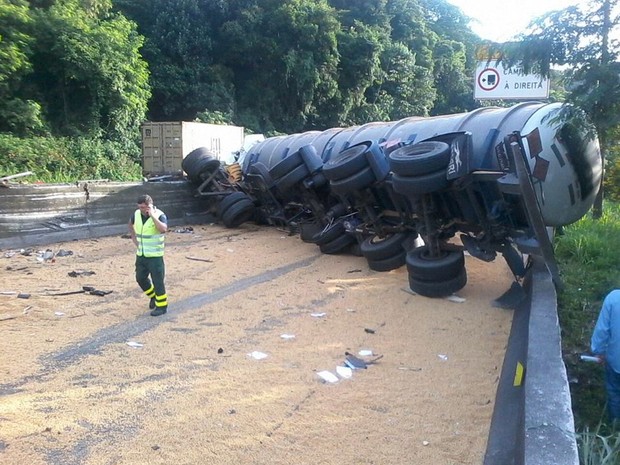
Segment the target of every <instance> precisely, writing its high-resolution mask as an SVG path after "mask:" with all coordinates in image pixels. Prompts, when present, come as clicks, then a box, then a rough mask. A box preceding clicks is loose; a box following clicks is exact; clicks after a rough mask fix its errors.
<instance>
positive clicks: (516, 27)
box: [447, 0, 587, 42]
mask: <svg viewBox="0 0 620 465" xmlns="http://www.w3.org/2000/svg"><path fill="white" fill-rule="evenodd" d="M447 1H448V2H449V3H452V4H453V5H456V6H458V7H459V8H460V9H461V10H462V11H463V13H465V15H467V16H469V17H471V18H473V19H474V21H472V22H471V24H470V26H471V28H472V30H473V31H474V32H475V33H476V34H478V35H479V36H480V37H481V38H483V39H487V40H492V41H495V42H506V41H508V40H509V39H511V38H512V37H513V36H515V35H516V34H519V33H520V32H523V31H524V30H525V28H526V27H527V25H528V24H529V23H530V22H531V21H532V20H533V19H535V18H537V17H539V16H542V15H544V14H545V13H548V12H549V11H553V10H562V9H564V8H566V7H568V6H571V5H583V4H587V2H586V0H572V1H571V0H488V1H484V0H447ZM476 20H477V21H476Z"/></svg>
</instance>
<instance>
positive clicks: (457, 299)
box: [446, 294, 467, 304]
mask: <svg viewBox="0 0 620 465" xmlns="http://www.w3.org/2000/svg"><path fill="white" fill-rule="evenodd" d="M446 300H449V301H450V302H454V303H457V304H462V303H463V302H465V301H466V300H467V299H464V298H463V297H459V296H458V295H456V294H452V295H451V296H448V297H446Z"/></svg>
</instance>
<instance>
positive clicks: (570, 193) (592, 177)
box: [240, 102, 602, 227]
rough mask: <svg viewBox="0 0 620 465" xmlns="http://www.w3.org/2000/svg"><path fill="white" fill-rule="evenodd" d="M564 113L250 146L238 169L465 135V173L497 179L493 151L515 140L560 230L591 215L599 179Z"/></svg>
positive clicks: (486, 114)
mask: <svg viewBox="0 0 620 465" xmlns="http://www.w3.org/2000/svg"><path fill="white" fill-rule="evenodd" d="M562 106H563V104H561V103H553V104H544V103H540V102H525V103H520V104H518V105H515V106H512V107H509V108H499V107H484V108H479V109H476V110H474V111H471V112H468V113H459V114H453V115H443V116H434V117H428V118H424V117H410V118H405V119H402V120H399V121H393V122H373V123H367V124H363V125H360V126H354V127H349V128H331V129H327V130H325V131H308V132H304V133H299V134H292V135H288V136H277V137H271V138H268V139H265V140H264V141H262V142H259V143H258V144H256V145H254V146H253V147H252V148H251V149H250V150H249V151H248V152H247V153H245V154H244V155H243V158H242V159H241V160H240V161H241V164H242V169H243V171H244V172H248V170H249V168H250V167H251V165H253V164H255V163H261V164H263V165H264V166H265V167H266V168H267V169H270V168H271V167H273V166H275V165H276V164H277V163H278V162H280V161H281V160H283V159H284V158H286V157H287V156H288V155H290V154H292V153H294V152H296V151H297V150H299V149H300V148H301V147H303V146H305V145H312V146H313V147H314V149H315V150H316V152H317V153H318V154H319V155H320V157H321V159H322V160H323V162H324V163H325V162H327V161H328V160H330V158H332V157H333V156H334V155H335V154H337V153H339V152H340V151H342V150H344V149H346V148H348V147H350V146H352V145H355V144H358V143H361V142H365V141H375V142H377V143H378V144H379V145H380V146H381V147H382V148H383V149H384V151H385V150H386V149H389V148H390V147H392V146H395V145H397V144H415V143H417V142H421V141H424V140H427V139H430V138H434V137H438V136H441V135H443V134H450V133H463V132H465V133H468V134H470V136H471V142H472V144H471V145H472V150H471V153H469V154H468V156H469V160H467V162H468V166H469V172H476V171H502V169H503V168H502V167H501V166H500V163H499V161H498V157H497V155H496V147H498V146H499V145H500V144H501V143H502V141H503V140H504V138H505V137H506V136H508V135H510V134H513V133H515V132H518V133H519V134H520V135H521V136H522V137H523V147H524V153H523V156H524V157H525V161H526V163H527V166H528V167H529V174H530V176H531V180H532V183H533V185H534V188H535V192H536V198H537V200H538V203H539V207H540V210H541V213H542V217H543V220H544V222H545V225H546V226H550V227H555V226H562V225H567V224H570V223H573V222H574V221H577V220H578V219H579V218H581V217H582V216H583V215H584V214H585V213H586V212H587V211H588V210H589V209H590V208H591V206H592V204H593V203H594V199H595V197H596V194H597V192H598V189H599V186H600V184H601V176H602V161H601V154H600V148H599V144H598V140H597V139H596V138H595V137H593V136H591V135H588V131H586V123H585V122H583V124H581V123H579V122H575V121H574V120H571V121H568V120H567V118H566V117H565V116H564V115H565V114H566V112H562V111H561V109H562Z"/></svg>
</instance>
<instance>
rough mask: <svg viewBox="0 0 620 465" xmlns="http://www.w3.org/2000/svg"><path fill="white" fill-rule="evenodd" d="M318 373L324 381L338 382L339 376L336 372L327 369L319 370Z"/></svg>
mask: <svg viewBox="0 0 620 465" xmlns="http://www.w3.org/2000/svg"><path fill="white" fill-rule="evenodd" d="M317 375H318V376H319V378H321V379H322V380H323V381H327V382H328V383H337V382H338V377H337V376H336V375H335V374H333V373H332V372H331V371H327V370H324V371H319V372H318V373H317Z"/></svg>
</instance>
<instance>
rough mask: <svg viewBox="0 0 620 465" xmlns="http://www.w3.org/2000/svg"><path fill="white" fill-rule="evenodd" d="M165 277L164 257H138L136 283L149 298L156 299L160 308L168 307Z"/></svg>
mask: <svg viewBox="0 0 620 465" xmlns="http://www.w3.org/2000/svg"><path fill="white" fill-rule="evenodd" d="M165 276H166V266H165V265H164V257H142V256H140V255H136V281H137V282H138V285H139V286H140V288H142V290H143V291H144V293H145V294H146V295H147V296H148V297H151V298H156V300H157V301H158V305H157V306H158V307H159V306H167V305H168V301H167V300H168V299H167V296H166V286H165V284H164V278H165ZM151 280H152V283H151Z"/></svg>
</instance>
